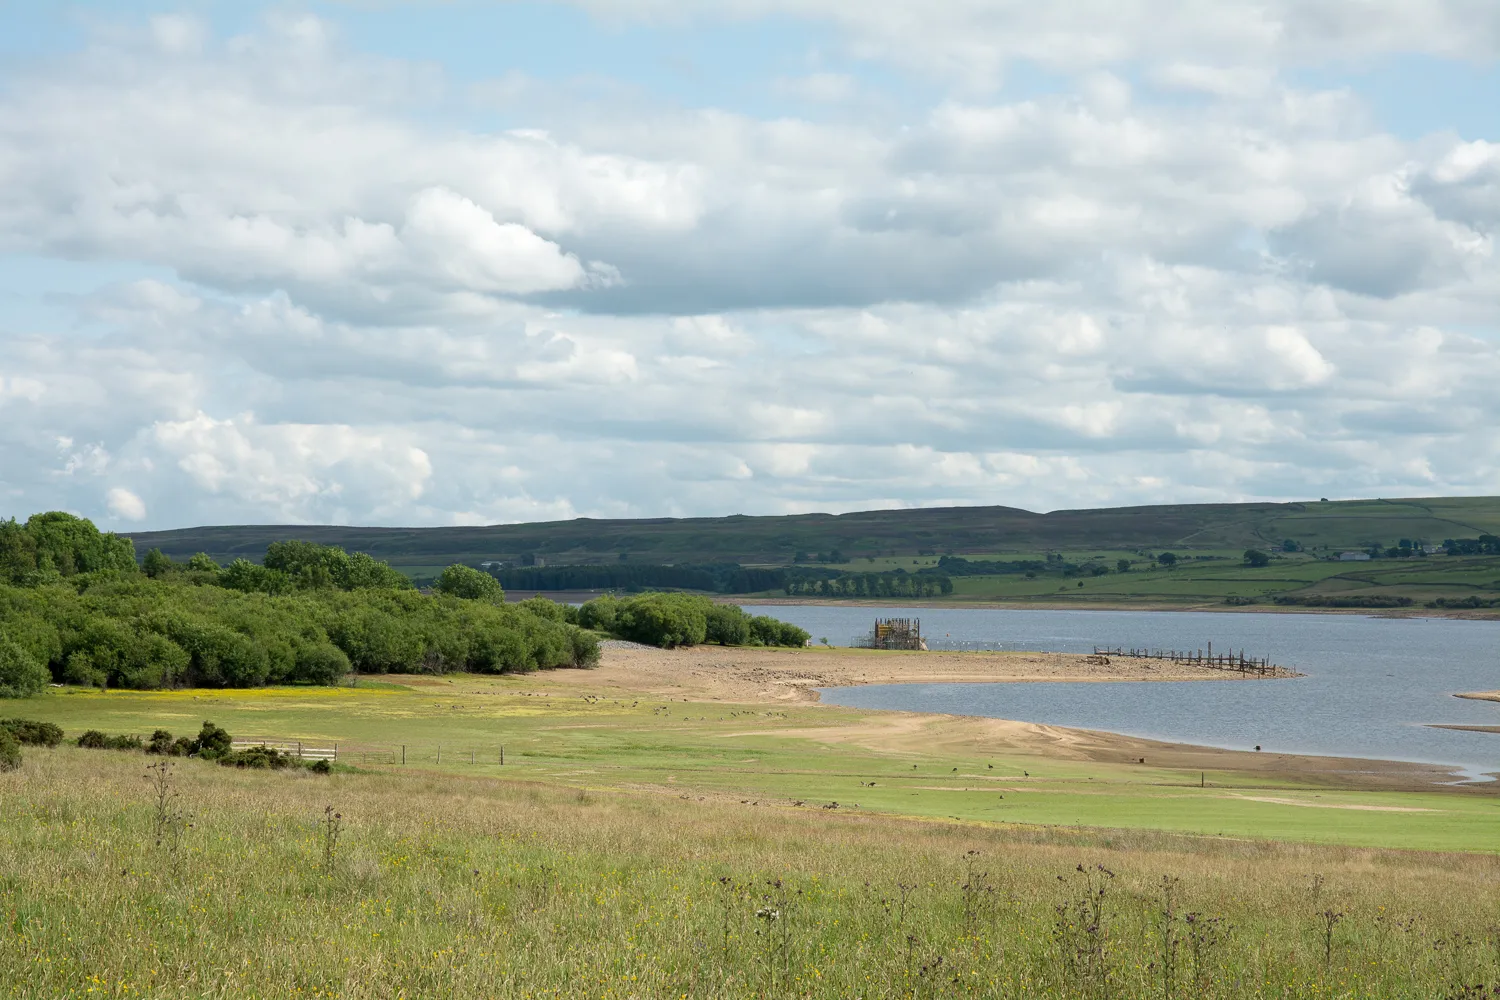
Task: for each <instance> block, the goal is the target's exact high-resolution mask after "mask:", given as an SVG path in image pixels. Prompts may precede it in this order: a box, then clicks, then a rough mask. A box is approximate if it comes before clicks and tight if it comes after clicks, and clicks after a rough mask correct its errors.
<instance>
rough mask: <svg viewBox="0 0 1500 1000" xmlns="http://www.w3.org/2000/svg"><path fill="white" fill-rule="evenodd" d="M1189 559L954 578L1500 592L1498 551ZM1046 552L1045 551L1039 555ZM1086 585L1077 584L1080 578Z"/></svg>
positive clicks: (1298, 591)
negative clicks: (1367, 557)
mask: <svg viewBox="0 0 1500 1000" xmlns="http://www.w3.org/2000/svg"><path fill="white" fill-rule="evenodd" d="M1180 554H1181V555H1182V556H1183V561H1182V562H1179V563H1178V564H1177V566H1176V567H1174V568H1172V569H1166V568H1163V567H1157V566H1152V565H1151V564H1148V563H1143V562H1138V563H1137V565H1136V566H1135V567H1133V568H1132V569H1131V571H1130V572H1128V573H1118V572H1113V571H1112V572H1110V573H1109V574H1107V575H1104V576H1098V577H1096V576H1088V575H1084V576H1078V577H1071V578H1068V577H1062V576H1060V575H1058V574H1046V573H1039V574H1038V575H1037V576H1036V578H1035V579H1027V578H1026V577H1025V576H1024V575H1021V574H1006V575H1001V576H968V577H954V578H953V598H954V599H958V600H999V601H1012V600H1021V601H1024V600H1041V601H1056V600H1060V599H1066V600H1069V601H1083V602H1103V601H1107V602H1110V603H1120V604H1130V603H1142V604H1150V603H1178V604H1184V605H1187V604H1203V603H1205V602H1207V603H1222V602H1223V601H1224V599H1225V598H1231V597H1233V598H1250V599H1253V600H1257V601H1264V602H1265V603H1266V604H1267V606H1271V605H1270V601H1271V599H1273V598H1274V597H1276V596H1280V595H1294V596H1307V595H1322V596H1328V597H1335V596H1346V595H1353V594H1365V595H1369V594H1389V595H1392V596H1396V597H1407V598H1410V599H1411V600H1412V602H1413V604H1414V605H1416V606H1418V607H1421V606H1422V605H1425V604H1426V603H1427V602H1428V601H1432V600H1435V599H1436V598H1439V597H1443V598H1449V599H1453V598H1464V597H1469V596H1478V597H1481V598H1486V599H1490V598H1496V597H1500V559H1496V558H1495V557H1493V556H1465V557H1452V556H1429V557H1427V558H1413V559H1383V560H1371V561H1369V562H1334V561H1328V560H1326V559H1314V558H1310V557H1308V556H1306V555H1302V554H1288V555H1286V556H1281V557H1278V558H1276V559H1274V560H1273V561H1272V562H1271V564H1270V565H1269V566H1264V567H1251V566H1247V565H1245V564H1244V563H1243V561H1242V560H1241V559H1240V557H1239V555H1238V554H1236V556H1235V557H1234V558H1233V559H1216V560H1214V561H1207V560H1205V561H1196V560H1190V559H1189V558H1188V557H1189V556H1191V555H1192V554H1193V553H1189V552H1184V553H1180ZM1038 558H1040V556H1038ZM1079 583H1082V584H1083V586H1082V587H1079V586H1078V584H1079Z"/></svg>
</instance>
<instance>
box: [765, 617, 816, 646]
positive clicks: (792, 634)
mask: <svg viewBox="0 0 1500 1000" xmlns="http://www.w3.org/2000/svg"><path fill="white" fill-rule="evenodd" d="M750 637H751V640H752V641H753V642H756V643H759V644H760V645H762V646H806V645H807V641H808V640H809V639H811V638H812V635H811V633H809V632H808V631H807V630H806V629H801V628H798V627H797V626H796V625H793V624H791V623H790V622H784V621H781V620H780V619H777V618H772V617H771V616H770V615H756V616H755V617H754V618H751V619H750Z"/></svg>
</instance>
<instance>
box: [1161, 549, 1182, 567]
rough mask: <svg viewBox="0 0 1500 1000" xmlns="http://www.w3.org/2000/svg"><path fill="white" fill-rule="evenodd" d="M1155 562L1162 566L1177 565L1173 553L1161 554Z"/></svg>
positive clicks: (1175, 556)
mask: <svg viewBox="0 0 1500 1000" xmlns="http://www.w3.org/2000/svg"><path fill="white" fill-rule="evenodd" d="M1156 561H1157V562H1159V563H1161V564H1162V565H1163V566H1167V567H1171V566H1176V565H1177V555H1176V553H1173V552H1163V553H1161V554H1160V555H1158V556H1157V557H1156Z"/></svg>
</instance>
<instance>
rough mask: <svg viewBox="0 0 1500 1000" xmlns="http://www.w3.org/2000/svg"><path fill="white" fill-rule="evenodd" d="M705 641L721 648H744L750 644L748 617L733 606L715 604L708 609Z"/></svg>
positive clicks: (736, 606) (737, 607)
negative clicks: (714, 643) (715, 643)
mask: <svg viewBox="0 0 1500 1000" xmlns="http://www.w3.org/2000/svg"><path fill="white" fill-rule="evenodd" d="M705 617H706V618H707V626H708V628H707V633H706V635H705V637H704V638H705V640H706V641H708V642H717V643H718V644H719V645H721V646H744V645H747V644H748V643H749V642H750V616H749V615H747V614H745V612H744V611H742V610H740V608H739V606H738V605H734V604H715V605H714V606H713V607H711V608H709V609H708V612H707V614H706V616H705Z"/></svg>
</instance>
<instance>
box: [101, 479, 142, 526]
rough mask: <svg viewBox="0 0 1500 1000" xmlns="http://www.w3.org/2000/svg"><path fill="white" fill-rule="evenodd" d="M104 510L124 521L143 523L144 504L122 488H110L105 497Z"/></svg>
mask: <svg viewBox="0 0 1500 1000" xmlns="http://www.w3.org/2000/svg"><path fill="white" fill-rule="evenodd" d="M104 506H105V508H106V509H107V510H108V511H109V512H110V514H112V515H113V516H115V517H118V518H123V519H124V520H126V521H144V520H145V519H146V504H145V501H143V500H142V499H141V498H140V497H138V496H136V495H135V494H134V493H132V492H130V491H129V490H127V489H125V487H123V486H115V487H112V488H111V489H110V491H109V493H107V494H106V495H105V502H104Z"/></svg>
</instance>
